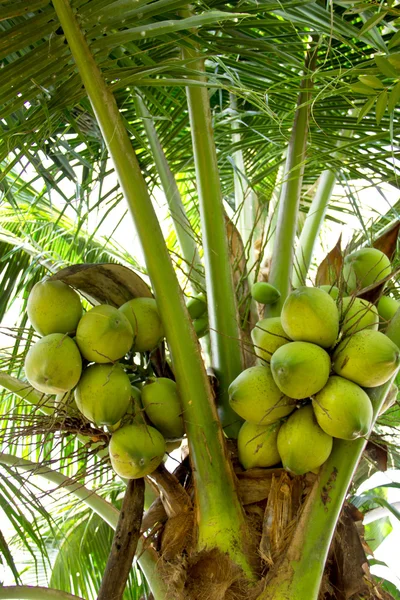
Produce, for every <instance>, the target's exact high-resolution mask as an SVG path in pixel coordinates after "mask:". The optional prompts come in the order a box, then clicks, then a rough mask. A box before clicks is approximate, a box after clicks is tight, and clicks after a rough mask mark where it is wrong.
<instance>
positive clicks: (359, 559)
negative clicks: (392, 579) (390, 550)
mask: <svg viewBox="0 0 400 600" xmlns="http://www.w3.org/2000/svg"><path fill="white" fill-rule="evenodd" d="M332 559H333V565H332V566H331V572H330V583H331V584H332V586H333V587H334V589H335V598H343V599H344V600H347V599H348V598H351V597H352V596H354V595H355V594H363V592H367V591H368V586H367V583H366V580H365V572H366V571H365V569H366V568H368V567H367V565H368V561H367V557H366V555H365V552H364V548H363V545H362V541H361V538H360V534H359V532H358V529H357V526H356V524H355V522H354V521H353V518H352V516H351V514H349V511H348V509H347V507H346V506H345V508H344V510H343V513H342V515H341V517H340V520H339V523H338V526H337V530H336V534H335V537H334V542H333V547H332Z"/></svg>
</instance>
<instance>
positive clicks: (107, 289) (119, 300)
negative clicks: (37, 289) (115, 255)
mask: <svg viewBox="0 0 400 600" xmlns="http://www.w3.org/2000/svg"><path fill="white" fill-rule="evenodd" d="M50 279H58V280H61V281H64V283H67V284H68V285H70V286H72V287H73V288H75V289H77V290H79V291H80V292H81V293H82V295H83V296H85V297H87V299H88V300H89V301H90V302H92V303H99V304H111V305H112V306H116V307H119V306H121V305H122V304H124V303H125V302H127V301H128V300H131V299H132V298H139V297H141V298H151V297H152V294H151V291H150V288H149V286H148V285H147V284H146V283H145V282H144V281H143V279H142V278H141V277H139V275H137V274H136V273H134V271H132V270H131V269H128V267H124V266H122V265H116V264H112V263H103V264H82V265H73V266H72V267H67V268H65V269H62V270H61V271H58V273H56V274H55V275H53V276H52V277H51V278H50Z"/></svg>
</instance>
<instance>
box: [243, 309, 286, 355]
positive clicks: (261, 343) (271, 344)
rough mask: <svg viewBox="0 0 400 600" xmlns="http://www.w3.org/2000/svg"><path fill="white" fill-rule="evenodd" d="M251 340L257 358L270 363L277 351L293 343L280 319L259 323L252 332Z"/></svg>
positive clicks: (270, 318) (274, 318)
mask: <svg viewBox="0 0 400 600" xmlns="http://www.w3.org/2000/svg"><path fill="white" fill-rule="evenodd" d="M251 339H252V340H253V344H254V350H255V353H256V354H257V356H258V357H259V358H262V359H263V360H265V361H266V362H268V363H269V362H270V360H271V356H272V355H273V353H274V352H275V350H277V349H278V348H280V347H281V346H283V345H284V344H288V343H289V342H290V341H291V340H290V339H289V338H288V336H287V335H286V333H285V331H284V329H283V327H282V323H281V318H280V317H269V318H268V319H262V320H261V321H258V323H256V325H255V327H254V329H252V331H251Z"/></svg>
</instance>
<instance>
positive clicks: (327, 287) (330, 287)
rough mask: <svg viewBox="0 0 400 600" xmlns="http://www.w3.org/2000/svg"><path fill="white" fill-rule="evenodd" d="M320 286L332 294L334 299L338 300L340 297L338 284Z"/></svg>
mask: <svg viewBox="0 0 400 600" xmlns="http://www.w3.org/2000/svg"><path fill="white" fill-rule="evenodd" d="M319 288H320V290H324V292H326V293H327V294H329V295H330V296H332V298H333V299H334V300H337V299H338V298H339V293H340V292H339V288H338V287H336V285H320V286H319Z"/></svg>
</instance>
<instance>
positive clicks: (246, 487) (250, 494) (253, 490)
mask: <svg viewBox="0 0 400 600" xmlns="http://www.w3.org/2000/svg"><path fill="white" fill-rule="evenodd" d="M271 484H272V473H271V474H267V475H265V473H264V477H240V476H239V477H238V481H237V491H238V494H239V498H240V501H241V503H242V505H243V506H247V505H248V504H255V503H256V502H261V501H262V500H265V499H266V498H268V495H269V493H270V490H271Z"/></svg>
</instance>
